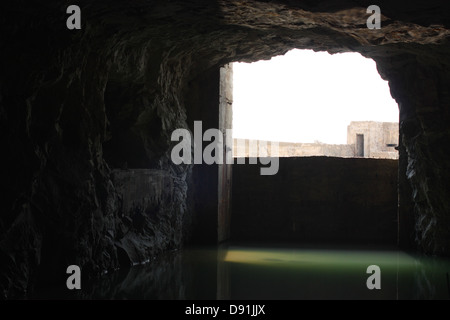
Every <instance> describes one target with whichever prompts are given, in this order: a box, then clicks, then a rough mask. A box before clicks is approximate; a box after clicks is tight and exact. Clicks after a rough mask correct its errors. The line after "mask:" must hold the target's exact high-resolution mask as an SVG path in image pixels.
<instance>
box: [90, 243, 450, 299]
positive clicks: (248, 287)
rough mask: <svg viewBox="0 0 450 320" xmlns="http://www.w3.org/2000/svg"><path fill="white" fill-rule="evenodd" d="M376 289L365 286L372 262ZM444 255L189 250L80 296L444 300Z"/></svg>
mask: <svg viewBox="0 0 450 320" xmlns="http://www.w3.org/2000/svg"><path fill="white" fill-rule="evenodd" d="M373 264H375V265H378V266H379V267H380V269H381V290H369V289H368V288H367V287H366V280H367V278H368V277H369V276H370V274H367V273H366V269H367V267H368V266H369V265H373ZM447 273H450V263H449V261H448V260H442V259H441V260H438V259H426V258H423V257H415V256H412V255H409V254H406V253H404V252H401V251H392V250H391V251H373V250H370V251H361V250H337V249H334V250H325V249H314V250H313V249H298V248H297V249H296V248H261V247H240V246H230V247H220V248H189V249H185V250H182V251H179V252H172V253H169V254H166V255H164V256H161V257H159V258H158V259H156V260H155V261H152V262H151V263H149V264H148V265H144V266H139V267H133V268H130V269H129V270H126V271H125V270H122V271H119V272H115V273H112V274H110V275H105V276H104V277H102V279H100V281H97V282H96V283H94V284H91V285H90V286H89V289H87V288H83V290H82V291H83V292H82V297H81V298H85V299H449V298H450V288H449V283H448V281H447Z"/></svg>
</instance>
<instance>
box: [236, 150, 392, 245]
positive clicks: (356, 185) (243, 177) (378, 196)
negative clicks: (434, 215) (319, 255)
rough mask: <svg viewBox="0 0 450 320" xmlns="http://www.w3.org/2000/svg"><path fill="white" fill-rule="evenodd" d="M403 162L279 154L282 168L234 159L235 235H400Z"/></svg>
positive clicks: (378, 239)
mask: <svg viewBox="0 0 450 320" xmlns="http://www.w3.org/2000/svg"><path fill="white" fill-rule="evenodd" d="M397 168H398V162H397V161H396V160H384V159H360V158H351V159H345V158H331V157H302V158H280V168H279V172H278V174H276V175H273V176H260V175H259V166H255V165H253V166H252V165H234V167H233V203H232V208H233V210H232V217H231V240H236V241H239V240H250V241H252V240H266V241H276V240H280V241H300V242H304V243H306V242H332V243H334V242H352V243H358V244H366V243H389V244H395V243H396V241H397V176H398V173H397V171H398V169H397Z"/></svg>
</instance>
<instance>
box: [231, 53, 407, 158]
mask: <svg viewBox="0 0 450 320" xmlns="http://www.w3.org/2000/svg"><path fill="white" fill-rule="evenodd" d="M233 70H234V71H233V156H234V157H249V156H252V154H253V156H257V155H258V154H259V152H260V151H261V150H262V151H263V152H264V151H266V150H267V151H268V152H269V154H268V155H271V156H278V157H302V156H331V157H346V158H351V157H365V158H387V159H398V151H397V149H396V148H395V147H392V146H396V145H398V132H399V131H398V117H399V111H398V105H397V103H396V102H395V100H393V99H392V97H391V95H390V90H389V85H388V82H387V81H384V80H383V79H381V77H380V75H379V73H378V71H377V69H376V64H375V62H374V61H373V60H372V59H368V58H365V57H363V56H362V55H360V54H359V53H341V54H333V55H330V54H328V53H327V52H314V51H312V50H298V49H294V50H291V51H289V52H288V53H286V54H285V55H284V56H277V57H273V58H272V59H271V60H265V61H258V62H254V63H234V64H233ZM357 134H362V135H363V136H364V141H363V142H360V141H357ZM274 143H277V145H278V148H277V149H274V148H271V146H272V145H273V144H274ZM358 143H359V144H358ZM361 143H362V144H363V147H362V148H361ZM274 150H278V151H276V152H277V154H274ZM255 153H256V154H255Z"/></svg>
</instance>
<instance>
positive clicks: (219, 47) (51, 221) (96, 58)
mask: <svg viewBox="0 0 450 320" xmlns="http://www.w3.org/2000/svg"><path fill="white" fill-rule="evenodd" d="M70 4H77V5H79V6H80V8H81V12H82V15H81V17H82V18H81V20H82V21H81V29H80V30H68V29H67V28H66V19H67V17H68V14H67V13H66V9H67V7H68V5H69V3H64V2H60V1H33V2H31V1H15V2H13V3H11V2H10V3H2V4H1V8H0V12H1V16H2V17H1V19H0V21H1V22H0V23H1V25H0V28H1V30H2V40H1V48H0V55H1V59H0V61H1V68H2V73H1V75H0V145H1V149H2V158H3V160H4V161H3V165H2V166H1V168H0V172H1V178H2V179H1V182H0V191H1V194H2V196H3V199H4V201H2V204H1V211H0V212H1V214H0V275H1V277H0V289H1V290H0V292H1V295H2V296H4V297H13V296H17V295H24V294H26V293H27V292H29V291H31V290H32V289H33V286H35V285H38V284H39V283H46V284H47V283H48V281H49V279H55V281H64V279H65V268H66V266H67V265H69V264H78V265H79V266H81V268H82V270H83V275H86V276H88V275H96V274H99V273H101V272H103V271H104V270H114V269H116V268H118V267H119V266H120V263H119V262H120V260H121V259H119V256H120V255H121V254H119V253H118V250H119V251H120V250H121V249H118V248H119V246H118V243H120V241H121V230H122V229H124V228H125V227H126V226H124V224H125V223H128V222H127V221H124V220H123V219H122V216H123V215H124V212H122V209H121V206H120V199H121V197H123V195H121V194H120V187H119V186H118V185H116V183H115V182H114V173H113V172H114V170H129V169H148V170H157V172H160V173H161V174H162V175H164V176H167V177H170V178H169V180H173V181H176V182H177V186H178V187H177V189H176V191H174V192H175V194H174V195H173V196H174V199H175V200H174V201H176V202H175V204H174V203H170V204H169V203H165V204H164V206H165V205H167V207H163V208H160V209H158V210H159V211H158V212H159V214H161V218H162V221H167V223H168V224H164V226H163V225H158V228H161V233H159V234H162V233H164V232H166V231H167V230H169V231H167V232H173V234H174V235H173V236H172V235H164V237H165V238H169V239H173V240H172V241H169V242H164V241H159V239H158V237H157V236H156V235H155V236H152V235H151V233H149V234H147V233H146V232H147V230H152V228H153V227H154V226H156V225H155V224H154V221H152V219H150V218H148V219H147V217H146V219H145V221H144V224H145V225H146V227H144V228H143V230H144V233H139V232H138V231H137V230H135V231H133V232H135V233H136V235H137V238H138V239H139V237H140V235H141V236H142V238H141V240H142V242H140V240H139V243H140V245H139V247H140V248H142V246H141V245H143V244H144V243H145V249H144V250H140V251H139V252H140V253H139V255H138V256H141V257H142V259H147V258H149V257H148V256H149V255H150V254H156V253H157V252H161V251H163V250H167V249H168V248H172V247H176V248H179V247H181V246H182V243H183V242H184V241H186V240H188V239H189V237H190V236H193V237H194V238H195V236H196V235H198V236H197V238H203V239H209V240H208V241H210V240H211V239H214V238H215V237H216V233H217V231H216V229H217V218H216V217H217V183H216V182H217V170H216V169H217V168H215V167H207V166H203V167H202V166H192V165H182V166H175V165H174V164H173V163H172V162H171V161H170V150H171V146H172V145H173V143H172V142H171V140H170V136H171V133H172V131H173V130H174V129H176V128H191V127H192V125H193V120H203V121H204V122H205V126H204V127H205V128H207V127H217V122H216V121H217V114H218V110H217V104H218V101H219V96H218V95H219V90H218V89H217V88H214V86H218V84H214V81H216V80H214V79H217V81H218V79H219V78H220V76H219V67H220V66H223V65H224V64H226V63H228V62H231V61H247V62H250V61H256V60H260V59H268V58H270V57H272V56H274V55H278V54H283V53H285V52H287V51H288V50H290V49H292V48H300V49H301V48H308V49H314V50H323V51H329V52H331V53H336V52H345V51H356V52H360V53H361V54H363V55H364V56H366V57H371V58H373V59H374V60H375V61H376V62H377V66H378V70H379V72H380V74H381V76H382V77H383V78H384V79H386V80H389V85H390V88H391V93H392V96H393V97H394V98H395V99H396V101H397V102H398V104H399V108H400V140H401V141H402V144H401V146H400V166H399V171H400V179H399V188H400V189H399V196H400V203H401V207H400V212H399V217H400V222H399V223H400V235H401V236H400V243H401V244H402V246H404V247H410V248H417V249H419V250H421V251H422V252H425V253H429V254H439V255H449V254H450V241H449V239H450V221H449V219H450V214H449V212H450V200H449V199H450V198H449V197H448V195H449V194H450V185H449V184H450V169H449V167H450V166H449V160H448V159H449V154H450V150H449V146H450V144H449V143H448V142H449V138H450V132H449V129H448V128H449V127H448V122H449V102H450V101H449V100H450V95H449V90H448V88H449V86H450V72H449V71H450V70H449V64H450V61H449V60H450V59H449V56H450V55H449V42H448V36H449V34H450V19H449V17H448V12H450V10H449V4H448V3H447V2H444V1H433V0H432V1H427V2H426V3H424V2H422V1H405V2H402V1H399V2H395V3H393V2H390V1H379V2H378V5H379V6H380V8H381V10H382V14H383V17H382V28H381V29H380V30H369V29H367V27H366V19H367V18H368V14H367V13H366V8H367V7H368V6H369V5H370V4H372V3H370V2H368V1H339V2H338V3H337V2H334V1H303V2H297V1H289V0H285V1H282V0H278V1H257V0H245V1H221V0H220V1H219V0H217V1H211V0H198V1H194V0H185V1H170V2H167V1H158V0H154V1H150V0H149V1H136V2H133V3H129V2H123V1H116V0H113V1H95V2H92V1H83V0H80V1H76V2H74V3H70ZM318 72H323V74H324V76H326V75H325V72H326V70H318ZM208 79H209V80H208ZM209 81H211V82H209ZM209 88H211V89H209ZM160 191H161V192H162V190H158V191H157V192H158V194H159V192H160ZM162 193H164V192H162ZM169 193H171V192H169ZM205 195H206V198H205V197H204V196H205ZM213 199H215V200H213ZM176 215H177V216H180V217H181V218H177V219H175V220H176V221H182V222H181V223H178V222H177V223H178V224H175V225H172V224H171V223H172V222H170V221H172V220H171V218H170V217H174V216H176ZM163 217H166V218H164V219H163ZM208 219H209V220H208ZM203 222H205V223H203ZM206 222H207V223H206ZM195 226H197V227H195ZM194 227H195V228H197V229H194ZM162 230H166V231H164V232H163V231H162ZM193 230H199V231H198V232H193ZM175 233H176V234H178V235H177V236H175ZM179 234H181V236H179ZM203 234H204V237H203V236H202V235H203ZM145 239H151V240H150V242H145V241H144V240H145ZM135 249H136V250H138V248H132V247H130V248H128V249H127V250H128V252H127V256H131V254H130V252H132V251H133V250H135ZM123 260H124V261H126V260H127V259H123Z"/></svg>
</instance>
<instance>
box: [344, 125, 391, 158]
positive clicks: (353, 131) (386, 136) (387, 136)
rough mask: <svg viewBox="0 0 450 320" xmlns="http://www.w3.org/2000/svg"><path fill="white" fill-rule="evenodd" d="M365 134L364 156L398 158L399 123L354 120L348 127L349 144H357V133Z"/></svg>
mask: <svg viewBox="0 0 450 320" xmlns="http://www.w3.org/2000/svg"><path fill="white" fill-rule="evenodd" d="M357 134H363V135H364V157H365V158H386V159H398V151H397V150H395V149H394V146H398V136H399V134H398V123H396V122H375V121H352V122H351V123H350V125H349V126H348V127H347V144H349V145H355V143H356V135H357ZM388 144H390V145H394V146H388Z"/></svg>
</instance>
